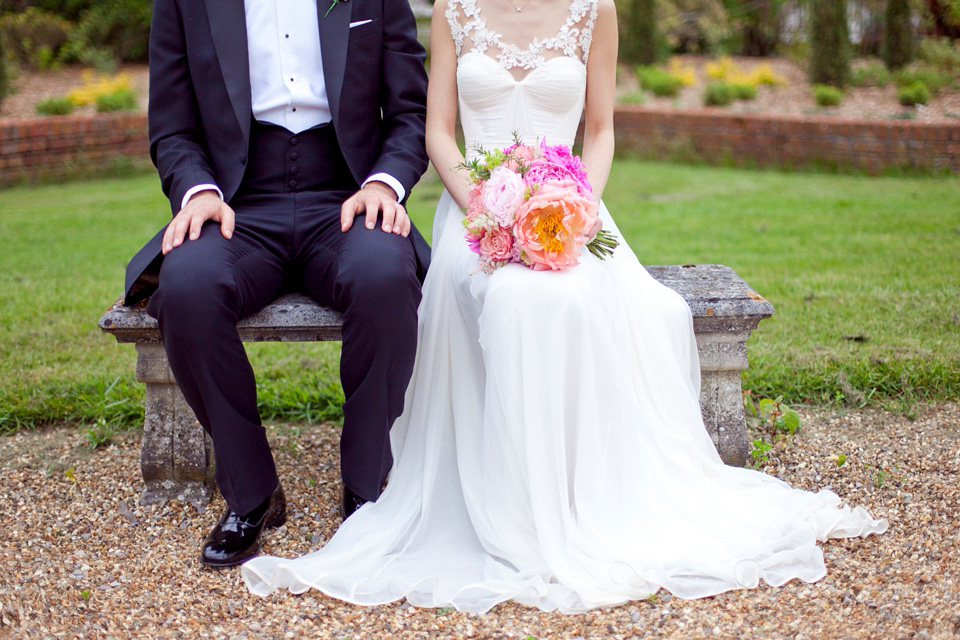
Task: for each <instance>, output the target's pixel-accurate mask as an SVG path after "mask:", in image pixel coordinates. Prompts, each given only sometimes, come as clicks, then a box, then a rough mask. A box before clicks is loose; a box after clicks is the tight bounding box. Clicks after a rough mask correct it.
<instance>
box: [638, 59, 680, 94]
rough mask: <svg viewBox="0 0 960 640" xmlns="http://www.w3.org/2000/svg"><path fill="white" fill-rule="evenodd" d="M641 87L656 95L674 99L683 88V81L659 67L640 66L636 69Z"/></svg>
mask: <svg viewBox="0 0 960 640" xmlns="http://www.w3.org/2000/svg"><path fill="white" fill-rule="evenodd" d="M635 73H636V74H637V79H638V80H639V81H640V86H641V87H642V88H643V89H646V90H647V91H650V92H651V93H653V94H654V95H657V96H661V97H673V96H675V95H677V94H678V93H680V89H682V88H683V79H682V78H679V77H677V76H675V75H673V74H672V73H670V72H668V71H664V70H663V69H661V68H659V67H645V66H639V67H637V68H636V69H635Z"/></svg>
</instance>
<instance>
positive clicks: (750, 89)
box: [730, 83, 757, 100]
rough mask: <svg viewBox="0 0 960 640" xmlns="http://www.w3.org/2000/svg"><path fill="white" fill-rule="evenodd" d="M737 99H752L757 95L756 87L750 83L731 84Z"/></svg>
mask: <svg viewBox="0 0 960 640" xmlns="http://www.w3.org/2000/svg"><path fill="white" fill-rule="evenodd" d="M730 86H731V87H732V88H733V95H734V96H735V97H736V98H737V100H753V99H755V98H756V97H757V88H756V87H755V86H753V85H751V84H737V83H734V84H731V85H730Z"/></svg>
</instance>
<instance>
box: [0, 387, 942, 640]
mask: <svg viewBox="0 0 960 640" xmlns="http://www.w3.org/2000/svg"><path fill="white" fill-rule="evenodd" d="M802 416H803V420H804V428H803V430H802V431H801V433H800V434H798V435H797V436H795V437H794V438H793V441H792V443H785V442H784V443H781V444H778V445H777V446H776V447H775V448H774V450H773V451H772V452H771V457H770V460H769V462H768V463H767V465H766V466H765V468H764V470H765V471H766V472H767V473H771V474H774V475H777V476H779V477H781V478H783V479H784V480H786V481H788V482H790V483H791V484H793V485H795V486H799V487H804V488H807V489H818V488H822V487H826V486H829V487H831V488H832V489H833V490H835V491H836V492H837V493H839V494H840V496H841V497H843V498H844V500H846V501H848V502H849V503H851V504H862V505H864V506H866V507H867V508H868V509H870V510H871V512H872V513H873V514H874V516H877V517H885V518H888V519H889V521H890V530H889V531H888V532H887V533H886V534H884V535H882V536H874V537H870V538H868V539H866V540H859V539H854V540H835V541H831V542H828V543H826V544H824V545H823V549H824V552H825V555H826V559H827V565H828V574H827V576H826V577H825V578H824V579H822V580H821V581H820V582H818V583H815V584H806V583H802V582H798V581H793V582H791V583H788V584H787V585H785V586H783V587H780V588H771V587H767V586H762V587H760V588H758V589H754V590H750V591H738V592H731V593H726V594H722V595H720V596H716V597H713V598H708V599H704V600H696V601H683V600H679V599H677V598H671V597H670V595H669V594H666V593H663V592H661V593H660V594H659V596H658V597H657V598H655V599H651V600H649V601H648V600H645V601H642V602H633V603H630V604H627V605H624V606H620V607H615V608H611V609H606V610H601V611H595V612H592V613H589V614H583V615H574V616H564V615H560V614H544V613H540V612H538V611H535V610H531V609H527V608H524V607H521V606H518V605H514V604H505V605H501V606H498V607H496V608H495V609H494V610H493V611H492V612H491V613H490V614H488V615H485V616H476V615H468V614H461V613H458V612H456V611H449V610H444V609H440V610H437V609H417V608H415V607H411V606H409V605H407V604H401V603H395V604H390V605H385V606H379V607H356V606H353V605H349V604H345V603H342V602H340V601H337V600H333V599H331V598H328V597H326V596H323V595H321V594H318V593H317V592H310V593H307V594H304V595H301V596H290V595H274V596H271V597H270V598H266V599H261V598H258V597H256V596H253V595H250V594H249V593H248V592H247V591H246V589H245V588H244V586H243V584H242V582H241V580H240V574H239V571H238V570H236V569H231V570H222V571H213V570H209V569H206V568H204V567H203V566H202V565H201V564H200V563H199V562H198V560H197V551H198V548H199V544H200V542H201V541H202V539H203V537H204V536H205V535H206V533H207V531H208V529H209V528H210V527H211V526H212V525H213V523H214V522H215V520H216V519H217V517H218V516H219V513H220V511H221V509H222V502H221V501H220V500H219V499H217V501H215V502H214V503H213V504H212V505H210V506H209V507H206V508H201V509H200V510H199V511H198V510H197V509H196V508H194V507H193V506H190V505H185V504H180V503H170V504H166V505H162V506H150V507H143V506H141V505H140V504H139V502H138V497H139V492H140V491H141V488H142V487H141V482H140V477H139V434H138V433H135V432H133V433H127V434H123V435H121V436H119V437H118V438H117V439H116V442H115V443H114V444H113V445H112V446H110V447H109V448H106V449H100V450H97V451H91V450H90V448H89V445H88V443H87V441H86V438H85V430H84V429H83V428H82V427H81V428H77V427H75V426H64V427H60V428H51V429H46V430H43V431H39V432H29V433H20V434H17V435H14V436H10V437H4V438H0V460H2V463H0V464H2V467H0V514H2V517H3V519H2V522H3V528H4V531H3V534H2V535H0V636H8V635H10V636H15V637H51V638H76V637H83V638H94V637H96V638H101V637H113V638H128V637H161V638H168V637H169V638H177V637H190V638H193V637H199V638H221V637H222V638H228V637H229V638H244V637H246V638H260V637H268V638H294V637H301V636H304V635H307V634H309V635H311V636H318V637H329V638H366V637H383V638H386V637H390V636H402V637H411V638H435V637H469V638H527V637H530V636H532V637H533V638H538V639H539V638H600V637H631V636H639V637H644V636H647V637H668V638H697V637H711V638H712V637H723V638H729V637H751V638H753V637H791V638H819V637H823V638H834V637H845V638H878V637H884V638H901V637H902V638H907V637H917V638H947V637H956V635H957V634H960V609H958V607H957V604H956V603H957V602H958V601H960V533H958V528H957V517H958V514H960V487H958V484H960V483H958V480H960V478H958V471H960V405H958V404H955V403H953V404H949V403H948V404H940V405H936V406H929V407H926V408H924V409H922V410H921V411H920V413H919V415H918V416H917V418H916V419H915V420H913V421H911V420H909V419H907V418H905V417H902V416H900V415H896V414H891V413H888V412H885V411H882V410H877V409H868V410H857V411H838V412H828V411H817V412H811V411H804V412H802ZM269 433H270V437H271V440H272V441H273V445H274V451H275V452H276V457H277V462H278V466H279V468H280V473H281V477H282V478H283V481H284V487H285V490H286V493H287V496H288V498H289V499H290V503H291V510H290V512H289V515H290V516H291V517H290V519H289V520H288V522H287V524H286V525H285V526H284V527H282V528H280V529H278V530H276V531H275V532H273V533H271V534H270V535H269V536H267V537H266V539H265V545H264V546H265V551H266V552H267V553H273V554H277V555H283V556H294V555H298V554H302V553H304V552H307V551H309V550H312V549H315V548H316V547H317V546H319V545H322V544H323V543H324V542H325V541H326V540H327V539H329V537H330V535H331V534H332V533H333V532H334V531H335V529H336V527H337V526H338V524H339V518H338V516H337V514H336V504H337V503H336V500H337V495H338V491H339V478H338V471H337V469H338V459H337V437H338V432H337V429H336V428H334V427H330V426H316V427H298V426H292V425H278V426H272V427H270V428H269ZM839 455H845V456H846V463H845V464H844V465H843V466H838V465H837V458H836V456H839Z"/></svg>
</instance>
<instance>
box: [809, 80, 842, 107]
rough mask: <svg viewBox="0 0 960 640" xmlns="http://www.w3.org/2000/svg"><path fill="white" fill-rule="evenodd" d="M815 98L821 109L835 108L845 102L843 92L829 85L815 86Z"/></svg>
mask: <svg viewBox="0 0 960 640" xmlns="http://www.w3.org/2000/svg"><path fill="white" fill-rule="evenodd" d="M813 98H814V100H816V102H817V104H818V105H820V106H821V107H835V106H837V105H838V104H840V103H841V102H843V91H841V90H840V89H838V88H836V87H831V86H830V85H828V84H817V85H814V86H813Z"/></svg>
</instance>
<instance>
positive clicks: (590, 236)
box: [587, 216, 603, 244]
mask: <svg viewBox="0 0 960 640" xmlns="http://www.w3.org/2000/svg"><path fill="white" fill-rule="evenodd" d="M601 229H603V220H601V219H600V217H599V216H597V221H596V222H594V223H593V226H592V227H591V228H590V231H589V233H587V244H590V243H591V242H593V239H594V238H596V237H597V234H598V233H600V230H601Z"/></svg>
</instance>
